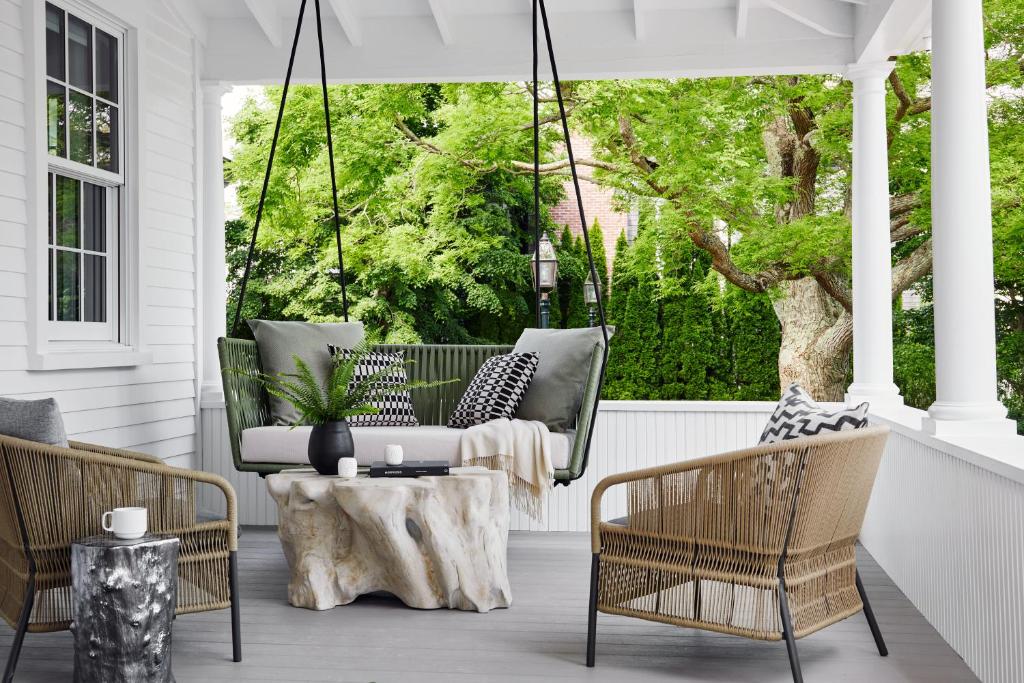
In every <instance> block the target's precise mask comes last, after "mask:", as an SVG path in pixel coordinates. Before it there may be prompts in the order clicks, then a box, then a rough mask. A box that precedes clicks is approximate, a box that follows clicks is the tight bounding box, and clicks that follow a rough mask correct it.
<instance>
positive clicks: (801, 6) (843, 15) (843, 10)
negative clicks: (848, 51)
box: [761, 0, 853, 38]
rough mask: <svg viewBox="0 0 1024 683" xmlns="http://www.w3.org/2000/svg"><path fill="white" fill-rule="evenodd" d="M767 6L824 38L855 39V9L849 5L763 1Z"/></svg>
mask: <svg viewBox="0 0 1024 683" xmlns="http://www.w3.org/2000/svg"><path fill="white" fill-rule="evenodd" d="M761 1H762V2H763V3H764V5H765V6H767V7H770V8H772V9H773V10H775V11H777V12H780V13H782V14H784V15H786V16H787V17H789V18H790V19H793V20H794V21H798V22H800V23H801V24H803V25H804V26H809V27H810V28H812V29H814V30H815V31H817V32H818V33H820V34H821V35H823V36H830V37H833V38H852V37H853V30H852V29H853V8H852V7H850V6H849V5H848V4H843V3H837V2H822V1H821V0H761Z"/></svg>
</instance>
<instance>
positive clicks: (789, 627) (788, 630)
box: [779, 579, 804, 683]
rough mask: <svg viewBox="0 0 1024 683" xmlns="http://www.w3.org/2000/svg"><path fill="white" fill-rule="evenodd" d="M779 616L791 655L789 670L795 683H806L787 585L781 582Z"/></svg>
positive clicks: (783, 635) (788, 651) (787, 648)
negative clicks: (801, 666) (802, 671)
mask: <svg viewBox="0 0 1024 683" xmlns="http://www.w3.org/2000/svg"><path fill="white" fill-rule="evenodd" d="M779 614H780V616H781V617H782V637H783V638H785V639H786V652H787V653H788V654H789V668H790V669H792V670H793V683H804V675H803V673H801V672H800V657H799V656H798V655H797V653H796V637H795V636H794V635H793V618H792V617H791V616H790V614H789V600H787V599H786V583H785V581H782V580H781V579H780V580H779Z"/></svg>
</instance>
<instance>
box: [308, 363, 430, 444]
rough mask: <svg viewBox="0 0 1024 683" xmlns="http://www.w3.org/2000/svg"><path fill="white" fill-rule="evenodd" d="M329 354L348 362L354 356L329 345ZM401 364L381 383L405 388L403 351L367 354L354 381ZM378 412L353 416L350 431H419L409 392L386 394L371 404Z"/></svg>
mask: <svg viewBox="0 0 1024 683" xmlns="http://www.w3.org/2000/svg"><path fill="white" fill-rule="evenodd" d="M327 350H328V351H330V353H331V355H332V356H336V355H339V354H340V355H341V356H343V357H345V358H347V357H348V355H349V354H350V353H351V351H349V350H348V349H343V348H339V347H337V346H334V345H333V344H328V346H327ZM396 364H400V365H401V367H396V368H395V369H394V371H392V372H391V373H390V374H389V375H387V376H385V377H384V379H383V380H381V384H383V385H384V386H389V385H390V386H398V385H401V384H405V383H406V382H407V381H408V380H407V379H406V374H405V354H404V353H402V352H401V351H395V352H394V353H384V352H379V351H374V352H371V353H368V354H366V356H364V357H363V359H362V360H360V361H359V362H358V363H357V364H356V367H355V371H354V372H353V375H352V381H353V382H358V381H359V380H363V379H366V378H367V377H369V376H370V375H372V374H373V373H375V372H380V371H381V370H384V369H386V368H387V367H388V366H393V365H396ZM369 403H370V405H371V406H373V407H374V408H376V409H377V410H378V412H376V413H373V414H372V415H353V416H352V417H350V418H348V420H347V421H348V424H349V426H351V427H417V426H419V422H418V421H417V420H416V413H415V411H414V410H413V407H412V396H410V395H409V391H408V390H405V391H396V392H395V393H393V394H384V395H383V396H381V397H379V398H376V399H374V400H372V401H370V402H369Z"/></svg>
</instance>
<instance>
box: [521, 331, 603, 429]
mask: <svg viewBox="0 0 1024 683" xmlns="http://www.w3.org/2000/svg"><path fill="white" fill-rule="evenodd" d="M613 332H614V328H612V327H609V328H608V336H609V337H610V336H611V335H612V333H613ZM603 346H604V337H603V336H602V335H601V328H600V327H580V328H576V329H569V330H540V329H534V328H530V329H526V330H523V334H522V335H520V337H519V341H517V342H516V346H515V348H514V349H513V353H527V352H529V351H534V352H536V353H537V354H538V355H539V356H540V363H539V364H538V365H537V372H536V374H534V376H533V381H532V382H530V388H529V389H527V391H526V396H525V397H524V398H523V402H522V403H521V404H520V405H519V410H517V411H516V417H517V418H519V419H521V420H538V421H540V422H543V423H544V424H546V425H547V426H548V429H550V430H551V431H553V432H564V431H567V430H569V429H573V428H575V426H576V416H577V414H578V413H579V410H580V402H581V401H582V400H583V389H584V387H585V386H586V383H587V378H588V377H589V375H590V362H591V357H592V356H593V353H594V347H603Z"/></svg>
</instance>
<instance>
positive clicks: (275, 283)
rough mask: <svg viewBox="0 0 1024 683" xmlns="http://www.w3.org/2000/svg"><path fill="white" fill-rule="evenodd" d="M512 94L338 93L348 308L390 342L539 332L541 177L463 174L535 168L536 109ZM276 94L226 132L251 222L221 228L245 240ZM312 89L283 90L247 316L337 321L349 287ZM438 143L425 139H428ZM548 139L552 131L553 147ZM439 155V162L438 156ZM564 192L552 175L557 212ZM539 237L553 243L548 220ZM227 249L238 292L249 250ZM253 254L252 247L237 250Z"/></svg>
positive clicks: (498, 90) (400, 89)
mask: <svg viewBox="0 0 1024 683" xmlns="http://www.w3.org/2000/svg"><path fill="white" fill-rule="evenodd" d="M512 87H513V86H512V85H509V84H469V85H432V84H425V85H420V84H411V85H372V86H371V85H366V86H332V87H331V88H330V90H329V96H330V100H331V112H332V126H333V128H334V130H333V132H334V136H335V140H336V141H338V142H337V144H336V145H335V158H336V163H335V167H336V172H337V176H338V189H339V204H340V214H341V222H342V242H343V245H344V249H345V253H344V258H345V271H346V275H347V277H348V285H349V291H348V294H349V299H350V312H351V314H352V315H353V316H354V317H355V318H358V319H360V320H362V321H363V322H364V323H365V324H366V325H367V326H368V327H369V328H370V329H372V330H375V331H377V332H378V333H379V334H380V335H381V336H382V337H383V338H385V339H386V340H388V341H407V342H408V341H425V342H441V341H448V342H468V341H493V342H499V341H503V342H508V341H512V340H514V339H515V338H516V337H517V336H518V334H519V332H520V330H521V329H522V327H523V326H524V324H532V323H531V321H532V320H533V315H534V314H533V310H534V302H533V298H532V295H531V284H530V271H529V257H528V256H527V253H528V251H529V249H530V247H531V245H532V239H533V237H532V234H533V232H532V229H531V213H532V182H531V179H530V177H529V175H528V174H526V173H525V172H523V171H517V170H515V169H508V168H505V167H491V166H489V167H486V168H484V167H477V166H467V165H466V164H464V163H462V162H461V161H460V160H459V154H460V152H459V150H463V156H466V155H468V154H470V153H472V154H476V152H477V151H478V150H477V147H478V145H479V144H480V141H481V140H483V139H486V140H487V141H488V142H487V144H486V145H484V146H482V148H481V149H482V151H483V152H485V154H484V155H483V156H484V157H485V159H484V162H485V163H490V162H489V161H487V158H489V157H491V156H492V155H493V158H494V159H508V158H520V157H522V158H528V157H529V153H530V150H531V149H532V135H531V133H530V131H527V130H518V129H517V128H518V126H517V125H512V123H513V122H515V123H516V124H518V122H520V121H521V120H524V119H525V120H528V117H529V100H528V98H526V97H524V96H522V95H521V94H520V95H516V94H514V93H512V92H511V91H510V88H512ZM279 97H280V88H267V89H266V92H265V97H263V98H256V99H253V100H251V101H249V102H248V103H247V104H246V106H245V107H243V109H242V110H241V112H240V113H239V114H238V116H236V118H235V120H234V121H233V124H232V130H233V134H234V137H235V139H236V140H237V141H238V146H237V148H236V150H235V153H234V159H233V160H232V163H231V166H230V177H231V179H232V180H234V181H235V182H237V184H238V199H239V204H240V206H241V208H242V211H243V214H244V216H245V219H246V220H245V223H244V224H242V225H241V226H240V225H237V224H236V225H232V226H229V228H228V233H229V234H228V241H229V244H230V245H231V246H232V247H236V245H244V244H245V243H246V241H247V238H248V235H247V234H246V233H247V231H248V230H246V229H242V227H243V226H245V227H246V228H248V229H249V230H251V227H250V226H251V224H252V220H253V218H254V217H255V214H256V205H257V203H258V200H259V192H260V187H261V184H262V179H263V173H264V169H265V164H266V159H267V156H268V154H269V146H270V140H271V135H272V132H273V117H274V115H275V113H276V107H277V102H278V100H279ZM320 98H321V94H320V90H319V89H318V88H311V87H296V88H292V90H291V91H290V93H289V101H288V106H287V108H286V110H285V117H284V123H283V126H282V134H281V139H280V142H279V144H278V150H277V158H276V160H275V166H274V171H273V174H272V176H271V182H270V186H269V192H268V195H267V201H266V206H265V209H264V219H263V224H262V226H261V229H260V234H259V238H258V241H257V246H258V250H257V260H256V263H255V267H254V281H253V282H251V283H250V285H249V294H248V295H247V296H249V295H251V296H252V299H253V301H251V302H250V301H248V300H247V301H246V315H247V316H248V315H252V314H259V315H262V316H264V317H274V318H281V319H306V320H337V319H339V318H340V316H341V313H342V311H341V301H340V290H339V287H338V285H337V283H336V281H335V279H334V277H333V276H332V275H331V274H330V271H331V270H332V269H336V268H337V267H338V257H337V254H336V249H335V239H334V230H333V221H332V211H331V198H330V176H329V173H328V170H327V150H326V139H325V133H324V125H323V109H322V103H321V99H320ZM428 138H429V139H431V140H433V141H434V142H431V143H427V142H425V140H426V139H428ZM553 139H554V138H553V136H552V135H551V134H548V132H547V131H545V134H544V136H543V143H544V145H545V146H546V147H549V146H550V145H551V143H552V140H553ZM434 144H443V145H444V146H445V148H446V149H447V150H449V151H450V154H444V155H438V154H435V153H433V152H432V151H431V149H430V145H434ZM561 192H562V190H561V186H560V184H558V183H556V182H554V181H553V180H549V179H545V181H544V183H543V184H542V199H543V202H544V204H545V205H548V204H552V203H554V202H555V201H557V200H558V198H559V197H560V196H561ZM542 220H543V221H544V225H543V227H544V228H545V229H548V230H551V232H552V233H554V229H553V226H552V225H551V224H550V221H549V220H548V218H547V215H546V211H545V213H544V215H543V216H542ZM237 251H238V250H237V249H235V250H233V251H232V255H231V256H232V258H231V267H232V269H231V272H230V279H231V282H232V283H234V284H235V285H236V286H237V283H238V281H239V280H240V277H241V264H243V263H244V253H243V254H242V255H241V258H239V254H238V253H237ZM242 251H243V252H244V246H243V247H242Z"/></svg>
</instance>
